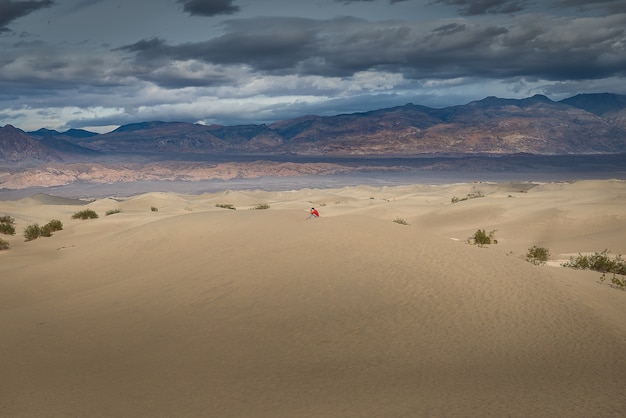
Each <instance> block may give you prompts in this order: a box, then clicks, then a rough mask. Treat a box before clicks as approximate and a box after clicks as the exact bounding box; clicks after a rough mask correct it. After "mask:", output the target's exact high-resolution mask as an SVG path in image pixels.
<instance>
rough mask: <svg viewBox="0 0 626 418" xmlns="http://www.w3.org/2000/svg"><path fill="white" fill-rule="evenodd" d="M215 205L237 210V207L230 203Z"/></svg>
mask: <svg viewBox="0 0 626 418" xmlns="http://www.w3.org/2000/svg"><path fill="white" fill-rule="evenodd" d="M215 207H218V208H222V209H231V210H237V208H236V207H235V206H234V205H232V204H230V203H217V204H216V205H215Z"/></svg>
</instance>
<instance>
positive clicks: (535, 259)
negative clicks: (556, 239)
mask: <svg viewBox="0 0 626 418" xmlns="http://www.w3.org/2000/svg"><path fill="white" fill-rule="evenodd" d="M548 258H550V250H548V249H547V248H545V247H537V246H536V245H533V246H532V247H531V248H529V249H528V252H527V253H526V261H528V262H530V263H533V264H535V265H543V264H546V262H547V261H548Z"/></svg>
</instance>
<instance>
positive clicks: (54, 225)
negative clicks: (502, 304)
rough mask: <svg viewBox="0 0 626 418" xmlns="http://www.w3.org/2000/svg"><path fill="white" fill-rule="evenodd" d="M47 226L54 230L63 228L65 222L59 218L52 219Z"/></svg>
mask: <svg viewBox="0 0 626 418" xmlns="http://www.w3.org/2000/svg"><path fill="white" fill-rule="evenodd" d="M46 226H47V227H49V228H50V230H51V231H52V232H55V231H61V230H63V222H61V221H59V220H58V219H53V220H51V221H50V222H48V223H47V224H46Z"/></svg>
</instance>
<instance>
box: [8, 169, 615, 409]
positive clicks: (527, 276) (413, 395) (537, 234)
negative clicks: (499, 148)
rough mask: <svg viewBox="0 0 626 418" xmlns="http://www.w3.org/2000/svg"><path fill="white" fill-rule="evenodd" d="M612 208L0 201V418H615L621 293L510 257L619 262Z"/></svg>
mask: <svg viewBox="0 0 626 418" xmlns="http://www.w3.org/2000/svg"><path fill="white" fill-rule="evenodd" d="M468 194H480V195H482V196H483V197H480V198H472V199H467V200H463V201H460V202H458V203H452V202H451V199H452V198H453V197H459V198H463V197H466V196H467V195H468ZM227 204H229V205H233V206H234V207H236V210H229V209H224V208H220V207H217V206H216V205H227ZM259 204H267V205H269V206H270V208H269V209H267V210H250V209H253V208H255V207H256V206H257V205H259ZM625 204H626V182H625V181H618V180H615V181H581V182H575V183H555V184H530V183H517V184H512V183H507V184H490V183H469V184H452V185H437V186H431V185H413V186H401V187H368V186H359V187H346V188H341V189H328V190H326V189H320V190H317V189H303V190H293V191H283V192H264V191H237V192H234V191H224V192H220V193H215V194H203V195H195V196H192V195H179V194H174V193H148V194H144V195H139V196H135V197H132V198H125V199H113V198H109V199H101V200H97V201H94V202H82V201H65V200H63V199H58V198H54V197H50V196H48V197H46V196H36V197H33V198H27V199H22V200H19V201H0V214H7V215H10V216H12V217H13V218H15V219H16V227H17V230H18V234H17V235H15V236H13V237H6V236H3V239H5V240H7V241H9V242H10V244H11V248H10V249H9V250H6V251H2V252H0V335H1V336H2V338H0V358H1V359H2V373H0V416H7V417H39V416H41V417H44V416H45V417H68V416H85V417H113V416H116V417H117V416H128V417H134V416H137V417H146V416H150V417H197V416H198V417H199V416H215V417H352V416H354V417H404V416H406V417H409V416H410V417H422V416H424V417H485V416H494V417H501V416H511V417H527V416H559V417H589V416H602V417H618V416H622V415H623V411H624V410H625V409H626V396H625V395H624V390H623V388H624V387H625V385H626V350H624V348H625V347H626V315H624V313H625V312H626V292H624V291H620V290H617V289H614V288H611V287H610V286H608V285H607V284H601V283H599V282H598V278H599V273H595V272H588V271H575V270H571V269H565V268H562V267H550V266H534V265H532V264H530V263H528V262H526V261H525V260H524V259H523V258H524V254H525V252H526V250H527V249H528V248H529V247H530V246H532V245H541V246H545V247H547V248H549V249H550V250H551V253H552V258H553V261H554V260H560V259H567V257H568V255H569V254H578V253H579V252H594V251H601V250H603V249H605V248H608V249H610V250H611V251H613V252H614V253H620V254H625V253H626V241H625V240H624V237H626V210H624V207H626V206H625ZM312 206H315V207H316V208H318V209H319V210H320V212H321V215H322V216H321V218H319V219H307V216H308V209H310V207H312ZM153 207H154V208H156V209H158V210H157V211H153V210H152V208H153ZM83 208H91V209H93V210H95V211H96V212H98V213H99V215H100V217H99V218H98V219H94V220H88V221H80V220H73V219H71V215H72V214H73V213H75V212H76V211H77V210H80V209H83ZM113 209H119V210H120V212H119V213H116V214H114V215H110V216H105V212H106V211H107V210H113ZM397 218H402V219H404V220H406V222H407V223H408V224H409V225H400V224H398V223H395V222H393V220H394V219H397ZM51 219H60V220H62V222H63V224H64V229H63V230H62V231H59V232H56V233H55V234H54V235H53V236H52V237H49V238H39V239H37V240H34V241H31V242H24V241H23V238H22V236H21V231H22V230H23V228H24V227H25V226H27V225H28V224H29V223H33V222H38V223H40V224H44V223H46V222H48V221H49V220H51ZM479 228H480V229H486V230H489V231H491V230H495V231H496V232H495V236H496V238H497V239H498V244H496V245H491V246H488V247H486V248H479V247H477V246H473V245H468V244H466V243H465V242H464V241H465V240H466V238H468V237H469V236H471V235H472V234H473V233H474V232H475V231H476V229H479ZM555 264H556V265H558V263H555Z"/></svg>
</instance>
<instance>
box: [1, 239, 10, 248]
mask: <svg viewBox="0 0 626 418" xmlns="http://www.w3.org/2000/svg"><path fill="white" fill-rule="evenodd" d="M8 249H9V242H8V241H5V240H3V239H2V238H0V251H2V250H8Z"/></svg>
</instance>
